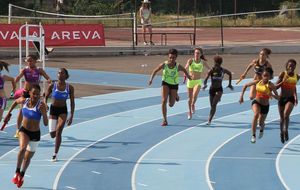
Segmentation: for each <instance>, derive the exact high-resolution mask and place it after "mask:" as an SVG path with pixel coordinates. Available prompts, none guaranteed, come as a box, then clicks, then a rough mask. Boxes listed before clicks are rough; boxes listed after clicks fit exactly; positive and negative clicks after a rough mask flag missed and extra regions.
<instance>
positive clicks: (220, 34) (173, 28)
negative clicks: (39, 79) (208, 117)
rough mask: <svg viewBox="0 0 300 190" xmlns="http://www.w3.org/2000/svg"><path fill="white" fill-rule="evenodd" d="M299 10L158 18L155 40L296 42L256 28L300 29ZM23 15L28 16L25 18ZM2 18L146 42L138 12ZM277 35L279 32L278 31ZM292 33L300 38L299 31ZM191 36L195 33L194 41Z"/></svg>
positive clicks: (120, 41) (109, 39) (111, 41)
mask: <svg viewBox="0 0 300 190" xmlns="http://www.w3.org/2000/svg"><path fill="white" fill-rule="evenodd" d="M14 9H20V10H21V11H20V10H19V11H18V14H20V15H15V14H14ZM299 10H300V9H285V10H282V9H281V10H269V11H257V12H246V13H237V14H223V15H215V16H201V17H194V16H191V15H187V16H182V17H180V18H178V17H176V16H175V15H167V16H161V15H154V16H153V19H152V20H153V21H152V25H153V28H154V33H156V34H155V35H154V36H153V37H154V39H153V40H154V41H155V42H156V45H171V46H173V45H217V46H225V45H229V44H230V45H232V44H238V43H239V42H240V43H248V44H253V43H255V42H258V41H263V40H265V41H268V40H269V41H277V42H278V43H281V42H286V41H287V40H290V41H292V40H293V39H289V38H284V39H282V33H281V32H280V29H278V31H277V32H278V34H279V35H277V36H275V37H274V38H275V39H274V38H270V36H269V35H268V34H269V33H270V31H271V30H270V29H266V28H260V29H259V30H258V29H253V27H265V26H272V27H276V26H286V27H288V26H300V19H299V17H298V16H297V12H298V11H299ZM22 13H23V15H26V16H22ZM29 13H30V14H29ZM2 18H6V19H7V21H8V22H10V23H25V22H28V23H37V22H42V23H60V24H63V23H81V24H82V23H94V24H95V23H101V24H103V25H104V26H105V37H106V46H129V47H130V46H132V47H133V48H135V46H136V45H140V44H141V42H142V40H141V36H140V35H141V32H142V31H141V29H140V25H139V24H138V23H139V22H138V20H136V16H135V14H134V13H125V14H118V15H100V16H83V15H64V14H56V13H48V12H43V11H36V10H30V9H26V8H22V7H18V6H14V5H11V7H10V11H9V16H7V17H4V16H2ZM178 23H179V24H178ZM233 27H236V28H233ZM243 27H245V28H243ZM249 27H251V28H250V29H251V32H245V31H246V29H247V30H248V31H250V29H249ZM273 32H275V33H276V31H273ZM288 32H290V33H294V34H295V36H300V35H299V33H297V31H295V30H294V31H292V30H291V31H288ZM286 33H287V32H286ZM191 34H193V36H192V39H191ZM251 34H255V35H256V36H257V35H261V36H262V38H259V39H258V38H251ZM166 39H167V40H166ZM191 41H192V42H193V43H191Z"/></svg>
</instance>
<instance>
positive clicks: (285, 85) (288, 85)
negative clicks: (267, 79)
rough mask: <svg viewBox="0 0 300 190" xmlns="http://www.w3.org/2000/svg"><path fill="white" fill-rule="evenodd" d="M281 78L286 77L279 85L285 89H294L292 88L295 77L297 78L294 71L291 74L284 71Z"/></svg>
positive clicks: (294, 86) (295, 82) (295, 80)
mask: <svg viewBox="0 0 300 190" xmlns="http://www.w3.org/2000/svg"><path fill="white" fill-rule="evenodd" d="M286 77H287V78H286ZM283 78H286V80H285V81H284V82H283V83H282V86H281V87H282V88H286V89H294V88H296V84H297V79H298V78H297V74H296V73H294V75H293V76H289V75H288V74H287V72H286V71H285V72H284V77H283Z"/></svg>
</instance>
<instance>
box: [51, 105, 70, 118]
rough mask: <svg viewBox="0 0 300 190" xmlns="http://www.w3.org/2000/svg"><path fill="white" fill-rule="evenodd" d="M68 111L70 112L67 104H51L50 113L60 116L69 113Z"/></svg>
mask: <svg viewBox="0 0 300 190" xmlns="http://www.w3.org/2000/svg"><path fill="white" fill-rule="evenodd" d="M67 113H68V109H67V106H64V107H57V106H53V105H50V115H53V116H56V117H58V116H59V115H61V114H67Z"/></svg>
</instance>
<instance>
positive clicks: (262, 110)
mask: <svg viewBox="0 0 300 190" xmlns="http://www.w3.org/2000/svg"><path fill="white" fill-rule="evenodd" d="M254 104H257V105H259V107H260V113H261V114H264V115H267V114H268V113H269V108H270V105H266V106H265V105H262V104H260V103H259V102H258V101H256V100H253V101H252V105H254Z"/></svg>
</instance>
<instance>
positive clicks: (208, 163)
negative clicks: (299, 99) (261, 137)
mask: <svg viewBox="0 0 300 190" xmlns="http://www.w3.org/2000/svg"><path fill="white" fill-rule="evenodd" d="M274 106H275V105H274ZM299 113H300V112H297V113H294V114H291V115H290V116H293V115H298V114H299ZM279 119H280V118H277V119H273V120H270V121H268V122H265V123H266V124H267V123H272V122H274V121H277V120H279ZM250 130H251V128H250V129H246V130H245V131H242V132H240V133H238V134H236V135H235V136H233V137H231V138H230V139H228V140H227V141H225V142H224V143H222V144H221V145H220V146H219V147H217V148H216V149H215V150H214V151H213V152H212V153H211V155H210V156H209V158H208V160H207V162H206V167H205V175H206V181H207V184H208V187H209V189H210V190H213V189H214V188H213V186H212V185H211V183H210V181H211V180H210V177H209V166H210V162H211V160H212V158H214V155H215V154H216V153H217V152H218V151H219V150H220V149H221V148H222V147H223V146H225V144H227V143H229V142H230V141H231V140H233V139H234V138H236V137H238V136H240V135H242V134H244V133H246V132H248V131H250Z"/></svg>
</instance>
